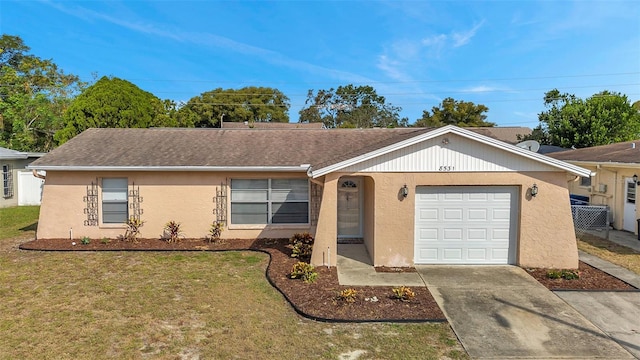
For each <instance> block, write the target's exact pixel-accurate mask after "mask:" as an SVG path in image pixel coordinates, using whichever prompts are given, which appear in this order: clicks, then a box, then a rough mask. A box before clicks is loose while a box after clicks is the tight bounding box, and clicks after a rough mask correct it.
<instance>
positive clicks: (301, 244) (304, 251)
mask: <svg viewBox="0 0 640 360" xmlns="http://www.w3.org/2000/svg"><path fill="white" fill-rule="evenodd" d="M289 244H290V245H291V249H292V251H291V257H295V258H298V259H303V260H308V259H310V258H311V253H312V252H313V236H311V234H309V233H306V232H305V233H297V234H293V236H292V237H291V239H289Z"/></svg>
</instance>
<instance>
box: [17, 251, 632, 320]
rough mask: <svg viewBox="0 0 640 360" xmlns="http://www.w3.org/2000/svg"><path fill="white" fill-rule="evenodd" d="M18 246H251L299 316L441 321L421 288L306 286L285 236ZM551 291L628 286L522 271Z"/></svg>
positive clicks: (326, 278) (325, 276)
mask: <svg viewBox="0 0 640 360" xmlns="http://www.w3.org/2000/svg"><path fill="white" fill-rule="evenodd" d="M20 248H21V249H23V250H48V251H51V250H53V251H122V250H129V251H225V250H255V251H261V252H265V253H268V254H269V255H270V256H271V261H270V263H269V267H268V269H267V278H268V279H269V281H270V282H271V284H272V285H273V286H274V287H275V288H277V289H278V290H279V291H280V292H281V293H282V294H283V295H284V297H285V298H286V299H287V300H288V301H289V303H291V305H292V306H293V308H294V309H295V310H296V311H297V312H298V313H299V314H301V315H303V316H305V317H308V318H311V319H315V320H321V321H343V322H348V321H415V322H417V321H446V319H445V316H444V314H443V313H442V311H441V310H440V308H439V307H438V304H437V303H436V302H435V300H434V299H433V296H432V295H431V293H430V292H429V290H428V289H427V288H426V287H414V288H412V290H413V291H414V292H415V294H416V296H415V298H413V299H411V300H410V301H400V300H397V299H393V298H392V291H391V287H381V286H375V287H372V286H351V287H348V286H341V285H339V284H338V275H337V272H336V268H335V267H332V268H327V267H324V266H321V267H317V268H316V270H317V272H318V274H319V275H318V279H317V280H316V281H315V282H314V283H311V284H306V283H304V282H303V281H301V280H297V279H290V278H289V276H288V275H289V273H290V272H291V267H292V266H293V265H294V264H295V263H296V262H297V261H298V260H297V259H295V258H292V257H291V256H290V255H291V249H290V248H289V246H288V240H287V239H257V240H252V239H233V240H222V241H220V242H218V243H209V242H207V241H204V240H203V239H182V240H181V241H179V242H177V243H168V242H166V241H164V240H160V239H139V241H138V242H136V243H133V242H126V241H121V240H110V241H109V242H103V241H102V240H91V243H90V244H87V245H83V244H81V242H80V241H79V240H76V244H75V245H73V244H72V241H71V240H68V239H39V240H33V241H29V242H26V243H23V244H21V245H20ZM525 270H526V271H527V272H528V273H529V274H530V275H531V276H533V277H534V278H535V279H536V280H538V281H539V282H540V283H541V284H542V285H544V286H546V287H547V288H549V289H550V290H600V291H629V290H637V289H636V288H634V287H633V286H631V285H629V284H627V283H625V282H623V281H621V280H619V279H617V278H615V277H613V276H611V275H609V274H607V273H605V272H603V271H601V270H598V269H596V268H593V267H591V266H589V265H587V264H585V263H583V262H580V265H579V271H580V278H579V279H575V280H565V279H549V278H548V277H547V272H548V269H525ZM376 271H379V272H413V271H415V268H413V267H399V268H395V267H376ZM347 288H351V289H354V290H356V291H357V296H356V300H355V302H354V303H347V302H344V301H341V300H338V299H337V295H338V293H339V292H340V291H341V290H344V289H347Z"/></svg>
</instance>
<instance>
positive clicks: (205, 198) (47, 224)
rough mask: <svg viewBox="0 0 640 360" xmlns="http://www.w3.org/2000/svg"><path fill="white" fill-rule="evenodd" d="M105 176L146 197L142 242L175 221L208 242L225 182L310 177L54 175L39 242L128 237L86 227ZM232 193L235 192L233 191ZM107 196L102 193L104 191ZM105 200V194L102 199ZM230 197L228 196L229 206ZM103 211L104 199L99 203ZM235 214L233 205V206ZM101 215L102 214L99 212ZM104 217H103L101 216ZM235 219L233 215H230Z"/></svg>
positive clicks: (234, 233) (230, 234)
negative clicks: (92, 190) (91, 197)
mask: <svg viewBox="0 0 640 360" xmlns="http://www.w3.org/2000/svg"><path fill="white" fill-rule="evenodd" d="M102 177H126V178H127V179H128V182H129V185H130V186H131V185H132V184H133V183H135V186H136V187H139V188H140V195H141V196H142V198H143V201H142V203H141V204H140V205H141V206H140V207H141V208H142V210H143V214H142V216H141V219H142V220H143V221H145V224H144V226H143V227H142V229H141V237H143V238H157V237H160V236H161V235H162V233H163V228H164V225H165V224H166V223H167V222H168V221H170V220H174V221H177V222H179V223H181V228H182V230H183V232H184V236H185V237H187V238H203V237H205V236H206V235H207V234H208V232H209V228H210V225H211V223H212V222H213V221H214V220H215V217H214V215H213V209H214V207H215V204H214V201H213V198H214V197H215V195H216V189H218V187H219V186H220V184H221V183H227V184H230V179H231V178H252V179H255V178H294V177H296V178H307V176H306V174H304V173H258V174H256V173H254V174H252V175H248V174H247V173H209V172H108V173H106V172H98V173H90V172H70V171H48V172H47V178H46V181H45V186H44V190H43V197H42V206H41V209H40V219H39V222H38V232H37V236H38V238H69V237H70V236H71V233H73V235H72V236H73V238H74V239H79V238H82V237H84V236H88V237H90V238H94V239H99V238H103V237H108V238H117V237H118V236H120V235H123V234H124V231H125V228H124V226H122V225H110V224H101V222H100V225H99V226H85V225H84V222H85V220H87V215H86V214H85V213H84V209H85V207H86V203H85V202H83V198H84V197H85V196H86V195H87V186H89V185H90V184H91V182H92V181H93V182H94V183H97V184H100V178H102ZM228 189H229V188H228ZM98 193H99V194H101V191H98ZM100 196H101V195H100ZM229 201H230V197H227V202H229ZM98 206H99V208H100V198H99V201H98ZM227 210H228V211H229V210H230V204H229V203H228V204H227ZM99 213H101V211H99ZM100 216H101V214H100ZM228 217H230V215H228ZM303 231H310V226H309V225H253V226H251V225H233V224H230V225H229V226H228V227H227V228H225V229H224V231H223V233H222V237H223V238H243V239H247V238H259V237H290V236H291V235H292V234H293V233H296V232H303Z"/></svg>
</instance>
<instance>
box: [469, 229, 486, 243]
mask: <svg viewBox="0 0 640 360" xmlns="http://www.w3.org/2000/svg"><path fill="white" fill-rule="evenodd" d="M486 239H487V229H467V240H469V241H485V240H486Z"/></svg>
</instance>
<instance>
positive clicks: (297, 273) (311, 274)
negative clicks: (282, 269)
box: [289, 261, 318, 283]
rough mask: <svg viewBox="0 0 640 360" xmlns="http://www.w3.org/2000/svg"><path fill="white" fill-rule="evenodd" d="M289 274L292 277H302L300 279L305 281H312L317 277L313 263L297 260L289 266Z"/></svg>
mask: <svg viewBox="0 0 640 360" xmlns="http://www.w3.org/2000/svg"><path fill="white" fill-rule="evenodd" d="M289 276H290V277H291V278H292V279H302V281H304V282H306V283H312V282H314V281H316V279H317V278H318V273H317V272H316V269H315V268H314V267H313V265H311V264H309V263H306V262H303V261H298V262H297V263H295V264H294V265H293V267H292V268H291V274H289Z"/></svg>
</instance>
